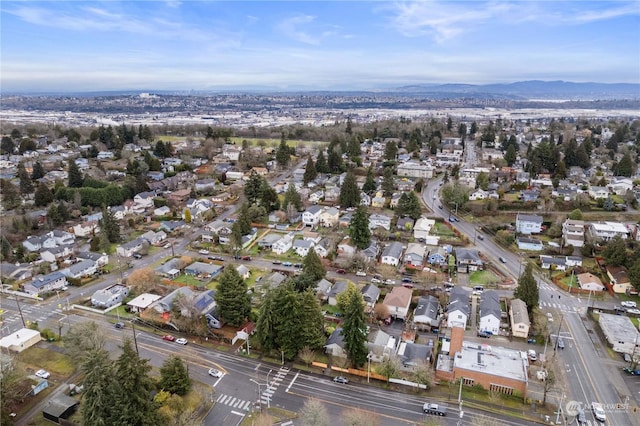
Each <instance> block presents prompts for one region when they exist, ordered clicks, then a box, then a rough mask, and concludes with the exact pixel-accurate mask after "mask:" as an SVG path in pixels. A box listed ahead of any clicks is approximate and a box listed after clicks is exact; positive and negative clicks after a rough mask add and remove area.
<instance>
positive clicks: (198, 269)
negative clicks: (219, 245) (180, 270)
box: [184, 262, 224, 278]
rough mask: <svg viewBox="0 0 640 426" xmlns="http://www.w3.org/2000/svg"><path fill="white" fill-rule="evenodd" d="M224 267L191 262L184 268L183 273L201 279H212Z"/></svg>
mask: <svg viewBox="0 0 640 426" xmlns="http://www.w3.org/2000/svg"><path fill="white" fill-rule="evenodd" d="M222 269H224V266H222V265H216V264H212V263H204V262H193V263H192V264H191V265H189V266H185V268H184V273H185V274H187V275H194V276H197V277H202V278H213V277H215V276H216V275H218V274H219V273H220V272H221V271H222Z"/></svg>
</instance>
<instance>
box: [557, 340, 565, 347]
mask: <svg viewBox="0 0 640 426" xmlns="http://www.w3.org/2000/svg"><path fill="white" fill-rule="evenodd" d="M558 348H559V349H564V340H562V338H559V339H558Z"/></svg>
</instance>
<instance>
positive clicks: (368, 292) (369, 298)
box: [360, 284, 380, 309]
mask: <svg viewBox="0 0 640 426" xmlns="http://www.w3.org/2000/svg"><path fill="white" fill-rule="evenodd" d="M360 293H361V294H362V299H363V300H364V303H365V305H366V306H367V308H368V309H373V307H374V305H375V304H376V303H377V302H378V299H379V298H380V289H379V288H378V287H377V286H376V285H375V284H366V285H365V286H364V287H362V289H361V290H360Z"/></svg>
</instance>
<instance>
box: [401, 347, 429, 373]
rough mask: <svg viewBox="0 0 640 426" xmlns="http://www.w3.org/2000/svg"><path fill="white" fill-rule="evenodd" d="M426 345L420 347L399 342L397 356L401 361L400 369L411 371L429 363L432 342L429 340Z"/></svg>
mask: <svg viewBox="0 0 640 426" xmlns="http://www.w3.org/2000/svg"><path fill="white" fill-rule="evenodd" d="M428 343H429V344H427V345H420V344H417V343H413V342H400V345H399V346H398V353H397V355H398V358H399V359H400V361H402V367H403V368H407V369H412V368H414V367H416V366H418V365H424V364H427V363H429V362H431V358H432V356H433V349H434V343H433V340H429V342H428Z"/></svg>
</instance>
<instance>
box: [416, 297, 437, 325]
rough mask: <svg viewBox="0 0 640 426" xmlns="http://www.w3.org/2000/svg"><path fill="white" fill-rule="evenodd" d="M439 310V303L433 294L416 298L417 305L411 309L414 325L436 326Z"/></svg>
mask: <svg viewBox="0 0 640 426" xmlns="http://www.w3.org/2000/svg"><path fill="white" fill-rule="evenodd" d="M439 310H440V303H439V302H438V299H436V298H435V297H433V296H426V297H421V298H420V299H418V305H417V306H416V309H415V310H414V311H413V322H414V324H415V325H416V326H418V327H420V328H423V327H427V328H430V327H437V326H438V324H439V322H438V311H439Z"/></svg>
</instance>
